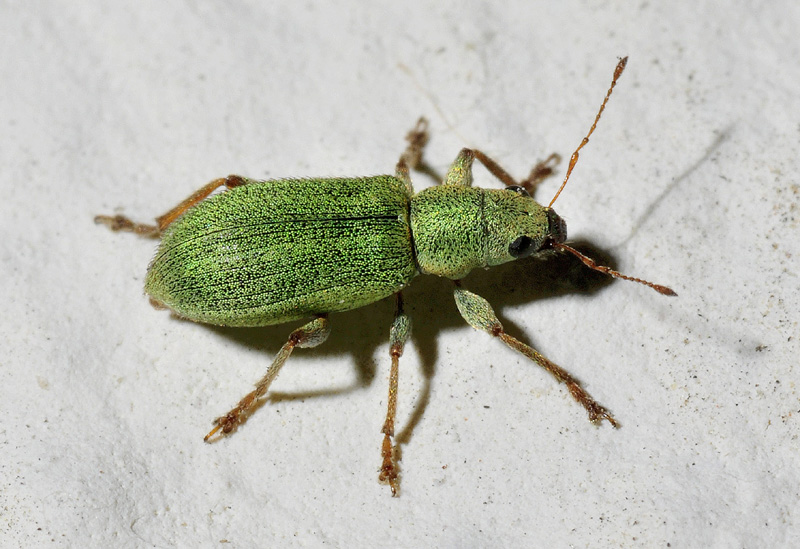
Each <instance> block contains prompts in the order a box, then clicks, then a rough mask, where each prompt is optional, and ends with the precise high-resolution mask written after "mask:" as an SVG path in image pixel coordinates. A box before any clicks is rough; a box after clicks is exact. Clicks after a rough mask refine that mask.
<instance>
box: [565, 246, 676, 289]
mask: <svg viewBox="0 0 800 549" xmlns="http://www.w3.org/2000/svg"><path fill="white" fill-rule="evenodd" d="M553 248H555V249H557V250H564V251H565V252H569V253H571V254H572V255H574V256H575V257H577V258H578V259H580V260H581V261H583V264H584V265H586V266H587V267H589V268H590V269H594V270H595V271H600V272H601V273H605V274H607V275H610V276H613V277H614V278H621V279H623V280H630V281H631V282H638V283H639V284H644V285H645V286H649V287H651V288H653V289H654V290H655V291H657V292H658V293H660V294H663V295H678V294H676V293H675V291H674V290H673V289H672V288H668V287H667V286H662V285H661V284H653V283H652V282H648V281H647V280H642V279H641V278H633V277H632V276H626V275H624V274H622V273H620V272H617V271H615V270H614V269H612V268H610V267H604V266H602V265H598V264H597V263H596V262H595V260H594V259H592V258H591V257H586V256H585V255H583V254H582V253H580V252H579V251H578V250H576V249H575V248H572V247H570V246H567V245H566V244H561V243H559V242H553Z"/></svg>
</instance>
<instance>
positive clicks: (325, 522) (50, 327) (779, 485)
mask: <svg viewBox="0 0 800 549" xmlns="http://www.w3.org/2000/svg"><path fill="white" fill-rule="evenodd" d="M501 4H502V5H504V6H507V5H508V4H513V7H500V6H501ZM529 4H532V3H528V2H509V3H497V2H486V3H475V2H473V3H466V4H465V3H463V2H458V3H457V2H430V3H428V4H427V5H425V4H418V5H417V6H416V7H412V6H409V5H407V4H405V3H400V2H383V3H369V5H367V4H364V3H353V4H352V5H350V6H348V7H340V8H338V9H336V8H333V7H328V6H327V4H322V3H320V5H317V6H314V4H312V3H310V2H295V3H292V4H291V5H289V4H288V3H287V5H286V6H284V7H265V6H266V5H267V3H263V2H255V1H251V2H230V3H216V4H214V5H211V4H210V3H207V4H202V3H201V5H202V7H200V5H198V4H197V3H195V2H171V3H166V4H165V3H162V2H127V3H123V2H113V3H107V2H82V3H75V4H74V5H70V4H68V3H61V4H60V6H58V7H57V5H56V4H55V3H47V4H43V3H6V4H5V5H4V6H3V7H2V8H0V12H2V16H0V46H1V47H0V51H2V52H3V55H2V58H1V59H0V81H2V88H1V89H2V93H0V96H1V97H2V100H1V101H0V128H2V136H3V137H2V146H0V165H1V166H2V172H0V173H2V175H1V176H0V177H1V178H2V179H0V181H2V191H3V199H2V201H0V227H2V235H3V238H2V243H1V244H0V253H1V255H0V260H1V261H2V279H3V282H2V284H1V285H0V297H1V298H2V304H3V314H2V315H0V336H2V337H0V341H1V342H2V343H0V349H2V353H0V400H1V401H2V414H1V415H0V448H2V450H1V452H2V459H0V537H1V538H2V540H3V542H2V544H3V545H4V546H9V547H11V546H24V547H35V546H47V547H51V546H52V547H60V546H63V547H67V546H70V547H151V546H152V547H172V546H177V547H211V546H216V545H219V546H222V547H228V546H230V547H253V546H263V547H279V546H308V547H314V546H331V547H380V546H401V547H421V546H439V547H479V546H484V547H487V546H492V547H503V546H506V547H514V546H517V547H521V546H526V547H530V546H540V547H554V546H556V547H567V546H570V547H666V546H668V545H667V544H669V546H671V547H790V546H797V544H798V541H799V540H800V526H799V525H800V522H799V521H798V512H800V504H798V501H800V497H799V494H798V491H799V490H798V486H800V483H799V482H798V477H799V476H800V463H798V461H799V459H798V455H800V452H798V439H797V437H798V431H799V429H798V421H800V402H799V400H798V393H797V376H798V374H797V369H798V362H797V361H798V358H797V357H798V356H800V333H798V332H799V330H798V311H800V297H799V295H800V294H799V293H798V271H799V270H800V269H799V268H798V258H800V234H799V233H798V224H799V223H800V212H799V211H798V204H800V187H798V183H797V178H798V175H797V174H798V171H800V164H799V163H798V160H797V159H798V158H799V157H800V151H799V150H798V148H799V147H798V143H800V139H798V138H799V137H800V115H798V113H800V94H798V82H800V64H798V62H797V60H798V59H800V51H799V50H800V46H799V44H800V42H798V40H797V25H798V22H800V8H799V7H798V4H797V3H796V2H792V1H789V0H786V1H775V2H762V3H760V4H759V5H758V7H753V8H745V7H742V6H744V5H745V4H746V3H738V2H737V3H730V4H728V3H725V2H717V3H713V6H714V7H713V8H712V7H710V6H711V4H708V6H709V7H704V4H699V5H698V4H696V3H695V2H670V3H666V2H663V3H658V2H655V3H654V2H650V3H639V4H634V3H630V2H614V3H609V2H562V3H560V7H558V8H553V9H552V11H548V8H546V7H545V6H546V5H545V4H544V3H541V4H538V5H536V6H534V5H529ZM547 5H549V4H547ZM45 6H47V7H45ZM465 6H467V7H465ZM625 54H627V55H630V62H629V65H628V69H627V71H626V73H625V74H624V76H623V78H622V80H621V82H620V85H619V87H618V88H617V91H616V93H615V95H614V97H613V98H612V100H611V103H610V105H609V107H608V109H607V111H606V115H605V117H604V119H603V120H602V121H601V123H600V125H599V127H598V131H597V133H596V134H595V135H594V137H593V138H592V143H591V144H590V145H589V146H588V147H587V148H586V149H585V153H583V154H582V157H581V162H580V164H579V166H578V169H577V170H576V172H575V174H574V177H573V179H572V181H571V183H570V186H569V187H568V188H567V189H566V191H565V193H564V194H563V196H562V198H560V199H559V202H558V204H557V210H558V211H559V212H560V213H561V214H562V215H563V216H564V217H565V218H566V219H567V221H568V223H569V226H570V230H571V234H572V235H573V236H576V237H579V238H582V239H585V240H588V241H590V242H591V243H592V244H594V245H595V246H597V247H598V248H600V249H601V250H602V251H604V252H605V253H606V254H608V255H609V256H611V257H612V258H613V259H615V260H616V261H617V264H618V266H619V268H620V269H622V270H623V271H624V272H627V273H629V274H632V275H635V276H642V277H645V278H649V279H652V280H655V281H657V282H662V283H665V284H670V285H672V286H673V287H674V288H675V289H676V290H677V292H678V293H679V294H680V297H678V298H672V299H669V298H664V297H660V296H658V295H656V294H655V293H654V292H651V291H650V290H647V289H646V288H643V287H639V286H637V285H633V284H628V283H622V282H617V283H614V284H610V285H600V286H599V287H598V286H593V287H592V288H593V289H592V291H591V292H589V293H585V294H584V293H579V292H577V291H575V290H574V289H570V288H571V287H570V286H569V285H567V286H566V288H564V287H562V286H560V285H559V284H558V283H555V282H553V281H552V280H550V281H549V282H548V280H547V279H544V280H543V279H542V278H541V277H540V278H536V277H533V278H531V277H529V276H528V271H529V270H530V269H532V268H535V267H538V266H540V264H539V263H536V262H528V263H525V264H523V265H522V266H515V267H509V268H503V269H498V270H497V271H496V272H495V271H490V272H487V273H476V275H475V276H473V277H471V278H470V279H468V280H467V286H468V287H470V288H471V289H474V290H476V291H478V292H479V293H482V294H483V295H485V296H486V297H487V298H489V299H490V300H491V301H492V302H493V303H495V305H496V307H497V309H498V310H499V312H500V313H501V315H502V317H503V319H504V320H505V322H506V324H507V327H508V328H509V329H510V331H511V332H512V333H515V334H518V335H520V336H521V337H523V338H526V339H527V340H528V341H530V342H531V343H532V344H534V345H536V346H538V347H539V348H540V349H541V350H542V351H543V352H544V353H545V354H546V355H548V356H549V357H550V358H552V359H553V360H555V361H556V362H558V363H560V364H562V365H563V366H565V367H566V368H567V369H569V370H570V371H571V372H573V373H574V374H575V375H576V376H578V377H580V378H581V379H582V380H583V381H584V383H585V384H586V387H587V388H588V390H589V391H590V392H592V393H593V394H594V395H595V396H596V397H597V399H598V400H599V401H601V402H602V403H604V404H605V405H607V406H608V407H609V408H610V409H611V410H613V412H614V413H615V415H616V416H617V418H618V419H619V420H620V421H621V422H622V424H623V427H622V429H620V430H618V431H614V430H612V429H611V428H609V427H608V426H607V425H606V426H602V427H601V428H597V427H595V426H593V425H591V424H590V423H589V422H588V421H587V420H586V417H585V414H584V412H583V411H582V410H581V409H580V408H579V407H578V406H577V405H575V404H574V403H573V402H572V401H571V399H570V398H569V396H568V395H567V394H566V392H565V391H564V389H563V388H561V387H557V386H556V385H555V383H554V382H553V381H552V380H551V379H550V378H549V377H548V376H547V375H545V374H544V373H543V372H541V371H539V370H538V369H537V368H536V367H534V366H532V365H530V364H528V363H526V362H525V360H523V359H521V358H519V357H517V356H515V355H514V354H513V353H511V352H510V351H507V350H505V349H504V348H502V345H500V343H499V342H497V341H492V340H491V339H490V338H489V337H488V336H485V335H482V334H478V333H475V332H473V331H472V330H471V329H470V328H469V327H467V326H466V325H465V324H464V323H463V322H462V321H461V320H460V318H459V317H458V315H457V313H456V311H455V307H454V306H453V303H452V299H451V297H450V295H449V293H450V286H449V285H448V284H446V283H445V282H444V281H437V280H418V281H417V283H415V284H414V285H413V287H412V288H411V290H410V291H409V292H408V293H407V300H408V302H409V309H410V312H411V313H412V315H413V318H414V322H415V324H414V327H415V339H414V343H413V344H412V345H411V346H410V347H409V349H408V350H407V353H406V355H405V356H404V357H403V361H402V371H401V390H400V411H399V424H400V425H399V427H400V429H405V432H406V434H409V433H410V435H409V436H407V442H406V444H405V445H404V446H403V461H402V468H403V484H402V490H403V491H402V497H401V498H399V499H393V498H391V497H389V491H388V489H387V488H386V487H383V486H380V485H379V484H378V483H377V482H376V477H377V473H376V469H377V467H378V465H379V462H380V459H379V445H380V428H381V424H382V421H383V415H384V413H385V408H384V406H385V399H386V397H385V393H386V386H387V383H386V377H387V373H388V362H389V361H388V353H387V344H386V340H387V333H388V325H389V322H390V319H391V309H392V305H391V303H390V302H386V303H379V304H376V305H374V306H371V307H368V308H365V309H363V310H361V311H356V312H353V313H348V314H342V315H337V316H335V317H333V323H334V332H333V335H332V336H331V339H330V340H329V341H328V343H327V344H326V345H324V346H323V347H320V348H319V349H318V350H315V351H313V352H298V353H296V356H295V357H293V358H292V360H291V361H290V363H289V364H288V366H287V367H286V368H285V370H284V371H283V373H282V375H281V377H280V378H279V379H278V381H277V382H276V383H275V385H274V389H275V390H276V391H278V392H279V393H282V394H283V395H284V396H291V395H294V396H295V398H288V399H279V400H278V401H273V402H269V403H267V404H266V405H265V406H264V407H263V408H262V409H261V410H260V411H259V412H258V413H257V414H256V415H255V416H253V418H252V419H251V420H250V421H249V422H248V423H247V424H246V425H245V426H244V427H243V428H241V429H240V430H239V432H238V433H237V434H236V435H235V436H233V437H232V438H230V439H227V440H224V441H222V442H220V443H218V444H213V445H208V444H204V443H203V442H202V437H203V435H204V434H205V433H206V431H207V429H208V428H209V426H210V421H211V419H212V418H213V417H215V416H216V415H218V414H220V413H222V412H224V411H226V410H227V409H228V408H229V407H230V406H231V405H232V404H234V403H235V402H236V400H237V399H238V398H239V397H241V396H242V395H243V394H244V393H245V392H246V391H247V390H249V387H250V385H251V383H252V382H254V381H255V380H256V379H257V378H258V377H259V376H260V375H261V373H262V372H263V370H264V368H265V367H266V365H267V364H268V362H269V360H270V359H271V358H272V355H273V353H274V352H275V351H277V349H278V347H279V346H280V344H281V343H282V341H283V340H284V338H285V337H286V335H287V334H288V332H289V330H290V328H291V327H290V326H278V327H274V328H271V329H266V330H245V331H235V330H228V331H224V330H214V329H209V328H207V327H203V326H200V325H195V324H191V323H186V322H179V321H176V320H174V319H172V318H170V316H169V315H168V314H165V313H163V312H161V313H159V312H157V311H154V310H152V309H151V308H150V306H149V305H148V303H147V300H146V299H145V298H144V297H143V296H142V290H141V284H142V279H143V275H144V272H145V267H146V265H147V262H148V260H149V258H150V255H151V254H152V250H153V247H154V245H153V243H152V242H149V241H144V240H140V239H137V238H134V237H132V236H130V235H115V234H112V233H110V232H108V231H106V230H105V229H103V228H101V227H97V226H95V225H94V224H93V223H92V217H93V216H94V215H95V214H97V213H104V212H112V211H115V210H121V211H124V212H125V213H126V214H129V215H131V216H133V217H135V218H138V219H147V218H150V217H152V216H153V215H155V214H159V213H162V212H163V211H164V210H165V209H167V208H169V207H171V206H172V205H174V204H175V203H177V202H178V201H179V200H181V199H183V198H184V197H185V196H186V195H187V194H189V193H190V192H191V191H193V190H194V189H195V188H196V187H198V186H200V185H201V184H203V183H205V182H206V181H207V180H209V179H211V178H213V177H217V176H220V175H226V174H228V173H241V174H243V175H249V176H253V177H280V176H298V175H309V176H310V175H366V174H373V173H380V172H387V171H391V170H392V169H393V166H394V163H395V161H396V159H397V156H398V154H399V152H400V151H401V150H402V147H403V142H402V138H403V135H404V134H405V132H406V131H407V130H408V129H409V128H410V127H411V125H412V124H413V122H414V121H415V120H416V118H417V117H418V116H419V115H420V114H425V115H427V116H428V117H429V118H430V119H431V124H432V132H433V141H432V142H431V144H430V147H429V150H428V158H429V160H430V161H431V162H432V163H433V164H434V165H435V166H436V167H437V168H439V169H444V168H446V166H447V164H448V163H449V162H450V161H451V160H452V159H453V158H454V156H455V154H456V153H457V151H458V149H459V148H460V147H462V146H465V145H470V146H478V147H481V148H483V149H484V150H485V151H486V152H487V153H489V154H491V155H493V156H495V158H496V159H497V160H499V161H500V162H501V163H502V164H503V165H504V166H506V167H507V168H508V169H509V170H510V171H512V172H513V173H515V174H518V175H523V174H524V173H525V172H526V170H527V169H528V168H529V167H530V166H531V165H532V163H533V162H534V161H535V160H536V159H538V158H542V157H544V156H545V155H547V154H549V153H550V152H552V151H558V152H560V153H562V154H564V155H565V156H566V155H568V154H569V153H570V152H571V151H572V149H573V148H574V146H575V145H576V144H577V143H578V141H579V140H580V138H581V137H582V135H583V133H584V132H585V131H586V129H587V128H588V126H589V125H590V123H591V121H592V118H593V116H594V113H595V111H596V109H597V107H598V105H599V102H600V100H601V99H602V95H603V93H604V92H605V89H606V87H607V85H608V82H609V79H610V76H611V72H612V70H613V67H614V64H615V62H616V58H617V56H618V55H625ZM434 102H435V105H434ZM562 168H563V166H562ZM477 178H478V182H479V184H485V185H489V184H491V183H490V182H489V178H488V176H487V175H486V174H485V173H484V172H478V173H477ZM416 181H417V182H418V183H417V184H418V186H422V185H426V184H428V182H427V181H426V180H425V178H424V177H422V176H420V175H417V176H416ZM557 183H558V182H557V181H556V180H555V179H553V180H551V181H548V182H547V183H546V185H545V186H544V187H543V189H542V196H543V197H545V198H546V197H549V196H550V195H551V194H552V192H554V190H555V188H556V186H557ZM526 265H527V267H528V270H526V267H525V266H526ZM534 283H537V284H538V285H539V287H536V284H534ZM576 343H577V344H576ZM373 376H374V377H373ZM426 387H428V388H429V389H430V394H429V400H427V404H425V401H424V400H425V394H426V393H425V389H426ZM331 392H333V393H334V394H330V393H331ZM297 395H299V398H298V397H297ZM412 417H413V420H412V419H411V418H412Z"/></svg>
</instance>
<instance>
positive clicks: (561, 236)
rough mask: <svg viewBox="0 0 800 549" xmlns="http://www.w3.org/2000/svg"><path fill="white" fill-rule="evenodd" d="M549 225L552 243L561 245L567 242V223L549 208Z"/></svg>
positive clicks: (548, 232)
mask: <svg viewBox="0 0 800 549" xmlns="http://www.w3.org/2000/svg"><path fill="white" fill-rule="evenodd" d="M547 225H548V227H547V235H548V237H549V238H548V240H549V241H550V242H556V243H558V244H561V243H562V242H564V241H565V240H567V223H566V222H565V221H564V220H563V219H562V218H561V216H560V215H558V214H557V213H556V212H554V211H553V209H552V208H547Z"/></svg>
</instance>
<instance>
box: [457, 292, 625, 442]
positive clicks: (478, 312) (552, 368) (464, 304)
mask: <svg viewBox="0 0 800 549" xmlns="http://www.w3.org/2000/svg"><path fill="white" fill-rule="evenodd" d="M455 298H456V305H457V306H458V310H459V312H460V313H461V316H462V317H464V320H466V321H467V323H469V325H470V326H472V327H473V328H475V329H476V330H481V331H484V332H486V333H488V334H490V335H493V336H495V337H499V338H500V339H501V340H502V341H503V343H505V344H506V345H508V346H509V347H511V348H512V349H514V350H515V351H518V352H520V353H522V354H523V355H525V356H526V357H528V358H529V359H531V360H532V361H534V362H535V363H536V364H538V365H539V366H541V367H542V368H544V369H545V370H547V371H548V372H550V373H551V374H552V375H553V377H555V378H556V379H557V380H558V381H560V382H561V383H564V384H565V385H566V386H567V388H568V389H569V392H570V394H571V395H572V397H573V398H574V399H575V400H577V401H578V402H579V403H580V404H581V406H583V407H584V408H585V409H586V411H587V412H588V414H589V419H590V420H591V421H593V422H596V423H597V422H601V421H603V420H604V419H605V420H606V421H608V422H609V423H610V424H611V425H613V426H614V427H619V423H617V420H615V419H614V417H613V416H612V415H611V414H610V413H609V412H608V411H607V410H606V409H605V408H603V407H602V406H601V405H600V404H598V403H597V402H596V401H595V400H594V399H593V398H592V397H591V395H589V393H587V392H586V390H585V389H584V388H583V387H581V384H580V382H579V381H578V380H577V379H575V378H574V377H572V375H570V374H569V372H567V371H566V370H564V369H563V368H561V367H560V366H558V365H557V364H555V363H553V362H551V361H550V360H548V359H547V358H545V357H544V356H543V355H542V354H541V353H539V352H538V351H537V350H536V349H534V348H533V347H530V346H528V345H525V344H524V343H522V342H521V341H519V340H518V339H515V338H513V337H511V336H510V335H508V334H507V333H506V332H505V331H504V330H503V325H502V324H500V321H499V320H498V319H497V316H496V315H495V313H494V310H493V309H492V306H491V305H489V302H488V301H486V300H485V299H483V298H482V297H481V296H479V295H476V294H473V293H472V292H469V291H467V290H465V289H463V288H462V287H461V285H460V284H459V283H458V281H457V282H456V289H455Z"/></svg>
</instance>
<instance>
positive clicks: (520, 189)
mask: <svg viewBox="0 0 800 549" xmlns="http://www.w3.org/2000/svg"><path fill="white" fill-rule="evenodd" d="M506 190H507V191H513V192H515V193H517V194H521V195H522V196H530V194H528V191H526V190H525V187H520V186H519V185H509V186H508V187H506Z"/></svg>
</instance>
